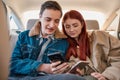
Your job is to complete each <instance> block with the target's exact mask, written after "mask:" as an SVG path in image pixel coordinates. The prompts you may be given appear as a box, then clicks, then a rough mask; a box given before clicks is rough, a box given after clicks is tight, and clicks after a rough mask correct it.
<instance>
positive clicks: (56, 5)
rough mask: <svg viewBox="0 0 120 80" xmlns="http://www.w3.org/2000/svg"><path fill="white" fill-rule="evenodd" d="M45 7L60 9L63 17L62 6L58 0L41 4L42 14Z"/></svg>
mask: <svg viewBox="0 0 120 80" xmlns="http://www.w3.org/2000/svg"><path fill="white" fill-rule="evenodd" d="M45 9H54V10H59V11H60V12H61V17H62V8H61V6H60V5H59V4H58V3H57V2H56V1H46V2H44V3H43V4H42V5H41V9H40V15H42V13H43V12H44V10H45Z"/></svg>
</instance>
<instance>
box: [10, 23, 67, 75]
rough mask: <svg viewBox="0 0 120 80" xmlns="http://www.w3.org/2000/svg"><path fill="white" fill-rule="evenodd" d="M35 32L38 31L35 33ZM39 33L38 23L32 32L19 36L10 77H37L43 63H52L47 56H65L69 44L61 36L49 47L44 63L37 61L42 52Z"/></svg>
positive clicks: (12, 59) (13, 54) (25, 32)
mask: <svg viewBox="0 0 120 80" xmlns="http://www.w3.org/2000/svg"><path fill="white" fill-rule="evenodd" d="M35 28H37V29H35ZM34 30H37V31H35V33H34ZM39 33H40V27H39V23H38V25H35V26H34V27H33V28H32V29H31V30H27V31H24V32H22V33H20V34H19V36H18V41H17V42H16V46H15V48H14V51H13V53H12V57H11V61H10V76H37V75H38V73H39V72H38V71H37V68H38V67H39V66H40V65H41V64H43V63H50V61H49V58H48V57H47V54H51V53H53V52H61V53H62V55H63V56H65V53H66V51H67V48H68V42H67V40H66V38H60V36H59V37H57V36H56V35H55V39H54V40H52V41H51V42H50V43H49V44H48V45H47V47H46V49H45V52H44V55H43V59H42V61H37V58H38V55H39V52H40V50H39V49H40V47H39V40H40V39H39V38H38V35H39ZM57 33H58V32H57ZM55 34H56V33H55ZM58 34H59V33H58Z"/></svg>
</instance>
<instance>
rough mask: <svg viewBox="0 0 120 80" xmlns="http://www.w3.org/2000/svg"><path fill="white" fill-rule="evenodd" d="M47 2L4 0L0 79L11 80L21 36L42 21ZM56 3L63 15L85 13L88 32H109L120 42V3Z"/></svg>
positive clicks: (0, 8)
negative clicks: (12, 61)
mask: <svg viewBox="0 0 120 80" xmlns="http://www.w3.org/2000/svg"><path fill="white" fill-rule="evenodd" d="M44 1H45V0H0V33H1V34H0V37H1V39H0V53H1V56H0V67H1V68H0V80H5V79H7V76H8V74H9V70H8V67H9V60H10V55H11V53H12V51H13V49H14V46H15V44H16V41H17V37H18V35H19V33H20V32H22V31H24V30H28V29H31V28H32V26H33V25H34V24H35V22H36V21H38V20H39V11H40V5H41V4H42V3H43V2H44ZM56 1H57V2H58V3H59V4H60V5H61V6H62V9H63V15H64V13H65V12H66V11H69V10H72V9H74V10H78V11H79V12H81V13H82V15H83V17H84V18H85V21H86V25H87V30H88V31H91V30H101V31H105V32H107V33H109V34H111V35H113V36H114V37H115V38H117V39H119V40H120V0H77V1H75V0H56ZM59 29H60V30H61V24H60V25H59ZM61 31H62V30H61Z"/></svg>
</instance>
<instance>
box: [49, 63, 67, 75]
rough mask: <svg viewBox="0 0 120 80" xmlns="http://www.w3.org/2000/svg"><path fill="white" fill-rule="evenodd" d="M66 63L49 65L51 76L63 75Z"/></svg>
mask: <svg viewBox="0 0 120 80" xmlns="http://www.w3.org/2000/svg"><path fill="white" fill-rule="evenodd" d="M68 67H69V65H68V63H62V64H61V62H60V61H57V62H52V63H51V71H52V73H53V74H57V73H63V72H64V71H65V69H66V68H68Z"/></svg>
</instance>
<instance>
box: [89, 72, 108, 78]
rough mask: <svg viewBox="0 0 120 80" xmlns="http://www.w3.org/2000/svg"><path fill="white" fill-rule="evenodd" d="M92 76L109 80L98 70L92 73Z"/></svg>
mask: <svg viewBox="0 0 120 80" xmlns="http://www.w3.org/2000/svg"><path fill="white" fill-rule="evenodd" d="M91 76H93V77H95V78H97V79H98V80H108V79H107V78H105V77H104V76H103V75H102V74H100V73H98V72H94V73H91Z"/></svg>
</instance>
